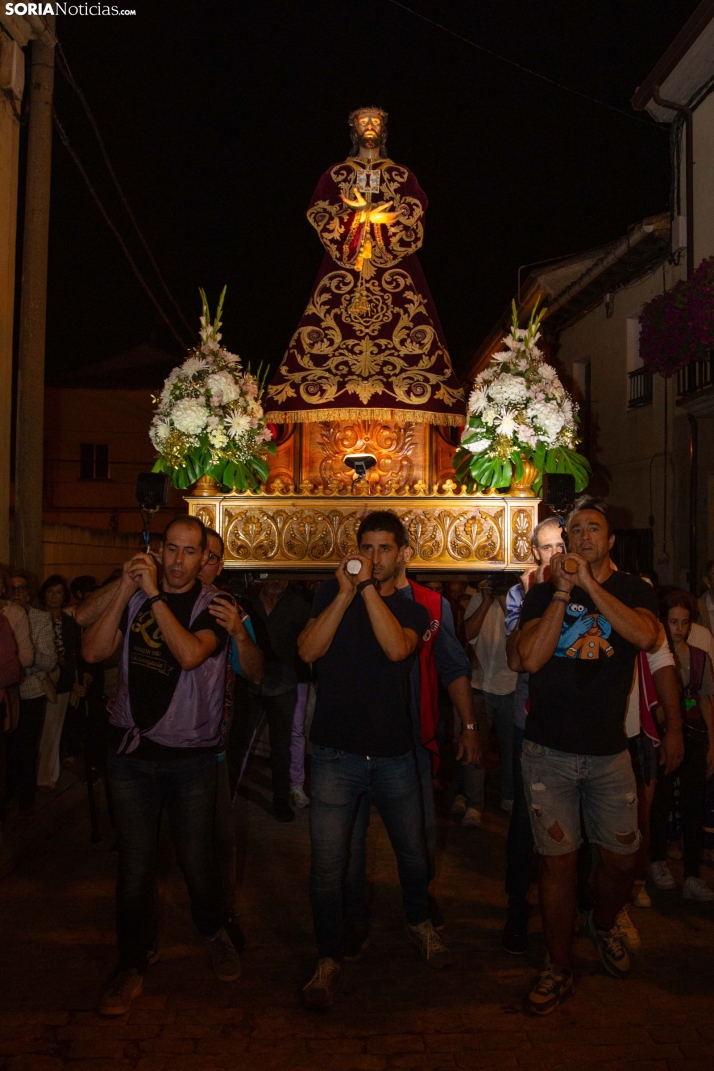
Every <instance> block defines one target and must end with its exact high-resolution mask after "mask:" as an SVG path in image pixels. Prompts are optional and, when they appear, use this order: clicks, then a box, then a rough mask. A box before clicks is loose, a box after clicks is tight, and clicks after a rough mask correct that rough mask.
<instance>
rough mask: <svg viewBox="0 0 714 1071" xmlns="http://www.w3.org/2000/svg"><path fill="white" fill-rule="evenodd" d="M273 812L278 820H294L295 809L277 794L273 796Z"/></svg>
mask: <svg viewBox="0 0 714 1071" xmlns="http://www.w3.org/2000/svg"><path fill="white" fill-rule="evenodd" d="M273 814H274V815H275V817H276V818H277V820H278V821H279V822H294V821H295V811H294V810H293V809H292V808H291V806H290V804H289V803H288V801H287V800H281V799H279V798H278V797H277V796H275V797H274V798H273Z"/></svg>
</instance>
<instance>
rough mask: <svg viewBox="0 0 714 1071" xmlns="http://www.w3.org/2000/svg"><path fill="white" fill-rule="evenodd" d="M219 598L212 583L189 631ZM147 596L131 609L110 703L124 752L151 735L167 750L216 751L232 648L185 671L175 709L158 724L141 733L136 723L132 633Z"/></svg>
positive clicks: (141, 595)
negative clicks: (131, 686) (228, 653)
mask: <svg viewBox="0 0 714 1071" xmlns="http://www.w3.org/2000/svg"><path fill="white" fill-rule="evenodd" d="M217 594H218V590H217V588H214V587H213V586H212V585H211V586H209V587H203V588H201V591H200V592H199V595H198V598H197V599H196V602H195V603H194V607H193V610H192V611H191V620H190V622H189V627H190V626H191V625H192V624H193V622H194V621H195V620H196V618H197V617H198V615H199V614H200V613H202V612H203V611H204V610H205V609H206V607H207V606H208V604H209V603H210V602H211V601H212V600H213V598H214V597H215V596H216V595H217ZM145 599H146V595H145V594H144V592H143V591H137V592H136V594H134V595H132V597H131V599H130V600H129V605H128V607H127V614H128V617H127V629H126V634H125V636H124V642H123V647H122V653H121V660H120V662H119V684H118V687H117V691H116V695H115V697H114V699H113V700H112V701H111V703H110V704H109V711H110V717H109V724H110V725H114V726H116V728H118V729H125V730H126V732H125V734H124V738H123V740H122V742H121V744H120V746H119V754H122V753H127V754H128V753H129V752H131V751H134V749H135V748H137V747H138V746H139V740H140V738H141V737H142V736H145V737H146V738H147V740H152V741H153V742H154V743H155V744H160V745H161V746H162V747H174V748H175V747H186V748H189V747H191V748H192V747H196V748H210V747H215V746H216V745H217V744H218V743H219V739H220V724H221V716H222V713H223V694H224V689H225V674H226V665H225V663H226V650H223V651H221V652H219V653H218V654H214V655H211V657H210V658H207V659H206V661H205V662H202V663H201V665H200V666H197V667H196V668H195V669H182V670H181V673H180V675H179V679H178V682H177V684H176V688H175V690H174V694H173V696H172V698H171V702H170V703H169V708H168V710H167V711H166V713H165V714H164V716H163V717H162V718H160V719H159V721H157V722H156V724H155V725H152V726H151V728H149V729H143V730H140V729H138V728H137V726H136V725H135V724H134V718H133V717H132V713H131V700H130V697H129V632H130V630H131V625H132V622H133V620H134V618H135V617H136V615H137V613H138V612H139V608H140V607H141V606H142V605H143V603H144V601H145Z"/></svg>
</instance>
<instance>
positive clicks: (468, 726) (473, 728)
mask: <svg viewBox="0 0 714 1071" xmlns="http://www.w3.org/2000/svg"><path fill="white" fill-rule="evenodd" d="M466 729H472V730H474V731H475V730H476V725H475V723H474V722H472V721H470V722H469V723H468V725H462V726H461V730H462V732H464V731H465V730H466Z"/></svg>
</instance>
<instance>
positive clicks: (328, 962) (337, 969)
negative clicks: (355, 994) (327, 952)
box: [302, 956, 342, 1008]
mask: <svg viewBox="0 0 714 1071" xmlns="http://www.w3.org/2000/svg"><path fill="white" fill-rule="evenodd" d="M341 982H342V964H341V963H338V962H337V960H334V959H330V958H329V957H327V956H326V957H324V958H323V959H319V960H318V961H317V970H316V971H315V973H314V974H313V976H312V978H311V979H310V981H309V982H308V983H307V985H306V986H304V988H303V991H302V1002H303V1004H304V1005H305V1006H306V1007H308V1008H329V1007H331V1006H332V1003H333V1001H334V999H335V993H336V992H337V990H338V989H339V988H340V984H341Z"/></svg>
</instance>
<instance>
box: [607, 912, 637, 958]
mask: <svg viewBox="0 0 714 1071" xmlns="http://www.w3.org/2000/svg"><path fill="white" fill-rule="evenodd" d="M613 933H614V934H616V936H617V937H619V938H620V940H621V941H622V943H623V945H624V946H625V948H627V949H628V951H630V952H632V951H634V949H636V948H640V947H641V946H642V938H641V937H640V933H639V930H638V929H637V927H636V926H635V924H634V923H633V921H632V919H631V918H630V916H629V915H628V914H627V908H626V907H623V908H622V910H621V911H620V912H618V914H617V916H616V918H615V926H614V928H613Z"/></svg>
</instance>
